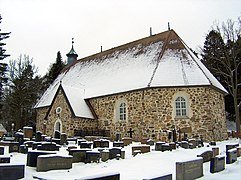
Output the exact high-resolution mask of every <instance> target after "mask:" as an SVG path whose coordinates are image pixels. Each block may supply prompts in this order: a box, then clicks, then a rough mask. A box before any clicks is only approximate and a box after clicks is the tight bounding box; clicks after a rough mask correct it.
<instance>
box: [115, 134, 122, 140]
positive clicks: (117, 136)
mask: <svg viewBox="0 0 241 180" xmlns="http://www.w3.org/2000/svg"><path fill="white" fill-rule="evenodd" d="M120 140H121V133H116V138H115V141H120Z"/></svg>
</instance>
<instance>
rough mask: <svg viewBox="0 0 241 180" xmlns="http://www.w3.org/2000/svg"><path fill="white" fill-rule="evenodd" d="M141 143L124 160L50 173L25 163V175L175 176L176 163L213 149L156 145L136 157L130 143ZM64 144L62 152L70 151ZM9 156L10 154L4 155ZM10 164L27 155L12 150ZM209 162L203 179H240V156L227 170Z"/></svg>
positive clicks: (55, 178) (54, 178) (134, 179)
mask: <svg viewBox="0 0 241 180" xmlns="http://www.w3.org/2000/svg"><path fill="white" fill-rule="evenodd" d="M233 143H239V144H240V146H241V140H238V139H229V140H228V141H222V142H217V146H218V147H219V152H220V154H225V145H226V144H233ZM137 144H140V143H137V142H134V143H132V144H131V145H129V146H126V147H125V148H124V149H125V159H120V160H116V159H114V160H108V161H107V162H100V163H89V164H84V163H73V167H72V169H69V170H52V171H48V172H36V168H34V167H28V166H26V169H25V178H24V179H33V176H37V177H41V178H44V179H48V180H61V179H68V180H72V179H78V178H83V177H87V176H95V175H98V174H103V173H110V172H119V173H120V177H121V180H139V179H144V178H150V177H155V176H158V175H165V174H168V173H172V176H173V179H176V169H175V168H176V165H175V163H176V162H178V161H182V160H186V159H190V158H195V157H196V155H198V154H201V153H202V152H204V151H206V150H211V149H212V146H209V147H207V145H208V144H206V143H205V146H204V147H202V148H196V149H183V148H179V149H177V150H173V151H172V152H169V151H166V152H160V151H154V146H151V152H150V153H145V154H138V155H136V156H135V157H133V156H132V155H131V146H133V145H137ZM65 149H66V148H64V147H62V148H61V149H60V152H59V154H66V155H67V154H68V153H67V151H66V150H65ZM5 155H7V154H5ZM10 155H11V156H12V158H11V163H18V164H23V163H26V160H27V155H25V154H20V153H11V154H10ZM209 168H210V163H209V162H207V163H204V165H203V170H204V176H203V177H202V178H200V179H202V180H204V179H205V180H206V179H208V180H209V179H225V180H229V179H230V180H231V179H232V180H235V179H241V157H239V158H238V160H237V161H236V162H235V163H233V164H226V168H225V170H224V171H221V172H219V173H214V174H212V173H210V172H209Z"/></svg>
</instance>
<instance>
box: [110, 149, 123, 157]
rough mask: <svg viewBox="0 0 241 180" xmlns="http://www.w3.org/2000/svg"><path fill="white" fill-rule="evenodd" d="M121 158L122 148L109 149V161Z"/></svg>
mask: <svg viewBox="0 0 241 180" xmlns="http://www.w3.org/2000/svg"><path fill="white" fill-rule="evenodd" d="M120 156H121V149H120V148H111V149H109V159H116V158H117V157H120Z"/></svg>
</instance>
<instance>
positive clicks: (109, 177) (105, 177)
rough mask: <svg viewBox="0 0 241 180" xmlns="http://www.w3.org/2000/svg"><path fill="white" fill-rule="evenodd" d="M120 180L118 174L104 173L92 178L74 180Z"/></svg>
mask: <svg viewBox="0 0 241 180" xmlns="http://www.w3.org/2000/svg"><path fill="white" fill-rule="evenodd" d="M86 179H88V180H120V173H117V172H113V173H104V174H97V175H93V176H86V177H83V178H80V179H76V180H86Z"/></svg>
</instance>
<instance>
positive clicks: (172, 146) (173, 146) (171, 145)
mask: <svg viewBox="0 0 241 180" xmlns="http://www.w3.org/2000/svg"><path fill="white" fill-rule="evenodd" d="M169 145H170V147H171V148H172V150H173V149H177V146H176V143H175V142H171V143H169Z"/></svg>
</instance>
